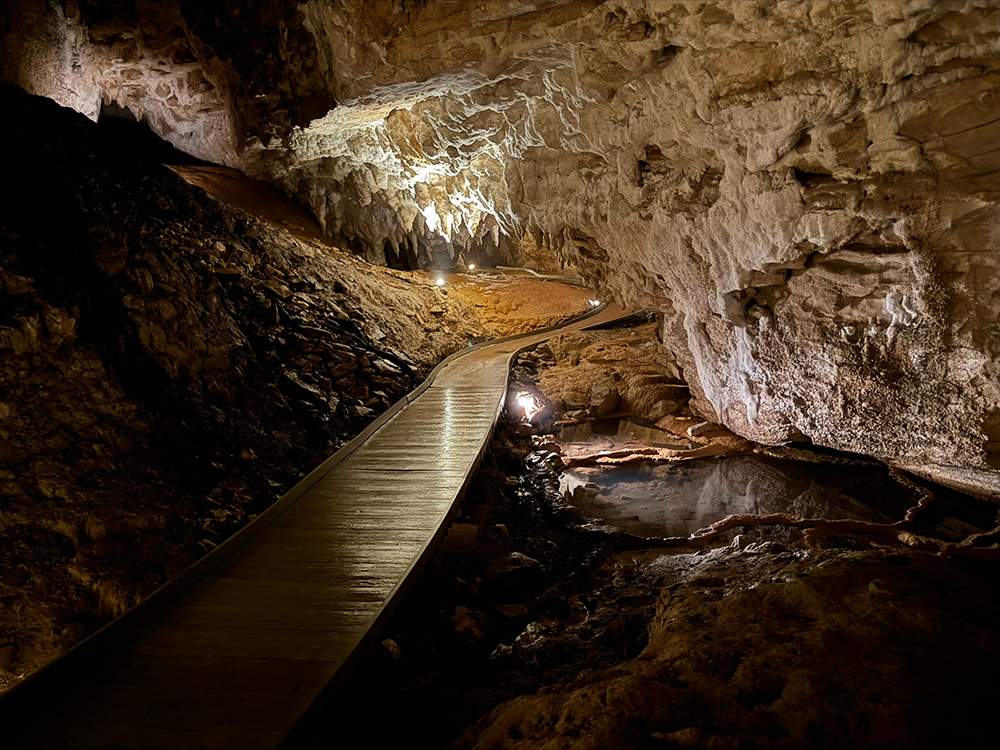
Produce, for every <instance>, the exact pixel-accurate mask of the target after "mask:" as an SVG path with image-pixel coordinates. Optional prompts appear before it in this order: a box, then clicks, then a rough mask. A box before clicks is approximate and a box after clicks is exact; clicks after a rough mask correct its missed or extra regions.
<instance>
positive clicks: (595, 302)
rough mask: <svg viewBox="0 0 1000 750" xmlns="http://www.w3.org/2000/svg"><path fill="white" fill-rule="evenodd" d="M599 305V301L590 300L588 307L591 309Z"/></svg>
mask: <svg viewBox="0 0 1000 750" xmlns="http://www.w3.org/2000/svg"><path fill="white" fill-rule="evenodd" d="M599 304H601V301H600V300H597V299H592V300H590V306H591V307H597V306H598V305H599Z"/></svg>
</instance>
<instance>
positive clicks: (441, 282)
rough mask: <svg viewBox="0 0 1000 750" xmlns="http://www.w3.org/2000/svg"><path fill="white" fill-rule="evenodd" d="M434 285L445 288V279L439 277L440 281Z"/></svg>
mask: <svg viewBox="0 0 1000 750" xmlns="http://www.w3.org/2000/svg"><path fill="white" fill-rule="evenodd" d="M434 283H435V284H437V285H438V286H444V279H443V278H441V277H438V279H437V280H436V281H435V282H434Z"/></svg>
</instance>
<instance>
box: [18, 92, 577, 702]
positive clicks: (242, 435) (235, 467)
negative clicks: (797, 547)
mask: <svg viewBox="0 0 1000 750" xmlns="http://www.w3.org/2000/svg"><path fill="white" fill-rule="evenodd" d="M0 101H2V102H3V109H4V112H5V113H6V114H5V117H4V118H3V122H2V123H0V137H2V138H3V141H4V143H7V144H8V145H9V153H8V156H7V158H6V161H5V179H6V181H7V184H8V185H9V186H10V188H11V189H10V191H9V192H8V194H7V197H6V198H5V203H4V206H3V208H2V210H0V601H2V605H0V606H2V614H3V617H2V618H0V644H3V643H9V644H11V645H12V649H8V651H7V652H4V653H5V654H6V656H4V658H3V660H2V662H3V663H4V664H7V665H8V666H7V667H6V668H5V670H4V671H3V672H2V673H0V688H2V687H4V686H7V685H9V684H11V682H13V681H14V680H16V679H18V678H19V677H21V676H23V675H24V674H26V673H28V672H30V671H31V670H32V669H34V668H36V667H37V666H38V665H39V664H42V663H44V662H45V661H47V660H49V659H51V658H52V657H53V656H55V655H56V654H58V653H60V652H61V651H63V650H64V649H65V648H66V647H68V646H69V645H71V644H72V643H74V642H75V641H77V640H79V638H80V637H81V636H83V635H85V634H86V633H88V632H90V631H92V630H93V629H94V628H95V627H96V626H98V625H100V624H102V623H103V622H106V621H107V620H108V619H109V618H111V617H114V616H117V615H120V614H121V613H122V612H123V611H125V610H126V609H127V608H128V607H129V606H131V605H132V604H134V603H135V602H136V601H137V600H138V599H139V598H140V597H142V596H143V595H145V594H147V593H149V592H150V591H152V590H153V589H154V588H156V587H157V586H158V585H160V584H162V583H163V582H164V581H166V580H167V579H168V578H169V577H171V576H172V575H173V574H175V573H176V572H178V571H179V570H182V569H184V568H185V567H187V566H188V565H190V564H191V563H192V562H193V561H194V560H195V559H197V557H199V556H200V555H202V554H204V553H205V552H206V551H208V550H211V549H212V548H214V547H215V546H216V545H217V544H218V543H219V542H221V541H222V540H223V539H225V538H226V537H227V536H229V534H231V533H232V532H233V530H235V529H236V528H238V527H240V526H241V525H243V524H244V523H246V522H247V521H248V520H249V519H252V518H253V517H254V516H255V515H256V514H258V513H259V512H261V510H263V509H264V508H266V507H267V506H269V505H270V504H271V503H272V502H273V501H274V500H275V499H276V498H277V497H278V496H280V495H281V494H282V493H283V492H284V491H285V490H287V489H288V488H289V487H291V486H292V485H293V484H294V483H295V482H296V481H297V479H298V478H299V477H301V476H302V475H303V474H304V473H306V472H307V471H308V470H310V469H311V468H312V467H314V466H315V465H316V464H318V463H319V462H320V461H321V460H322V459H323V458H325V457H326V456H328V455H329V454H330V453H332V452H333V451H334V450H335V449H336V448H337V447H339V446H340V445H341V444H343V443H344V442H345V441H346V440H348V439H349V438H351V437H353V436H354V435H355V434H357V433H358V432H360V431H361V430H362V429H363V428H364V427H365V426H366V425H367V424H369V423H370V422H371V420H372V419H374V418H375V417H376V416H377V415H378V414H380V413H381V412H383V411H384V410H385V409H386V408H387V407H388V406H389V405H390V404H391V403H393V402H394V401H396V400H397V399H398V398H399V397H400V396H401V395H402V394H404V393H405V392H406V391H408V390H409V389H410V388H412V387H413V386H414V385H416V384H417V383H418V382H420V380H421V379H422V378H423V377H424V375H426V374H427V372H428V371H429V370H430V368H431V367H432V366H433V365H434V364H436V363H437V362H438V361H439V360H440V359H442V358H443V357H444V356H446V355H447V354H449V353H451V352H452V351H455V350H457V349H460V348H464V347H466V346H467V345H468V344H469V343H470V341H478V340H483V339H487V338H493V337H495V336H498V335H505V334H510V333H515V332H518V330H524V329H527V328H533V327H541V326H544V325H546V324H550V323H552V322H555V320H556V319H558V318H560V317H565V316H566V315H567V314H573V313H574V312H579V311H582V310H583V309H585V308H586V297H585V295H584V294H583V293H582V292H579V291H577V290H569V291H568V292H565V293H560V292H558V291H555V290H554V287H553V285H551V284H548V285H545V288H546V289H549V288H553V293H552V297H551V299H552V300H554V302H553V303H552V305H551V306H549V307H547V308H546V307H545V305H541V306H539V305H537V304H535V305H534V306H532V305H531V304H524V303H523V301H522V302H519V301H517V300H515V299H510V298H509V297H510V296H513V297H517V296H519V295H520V296H521V297H523V298H525V299H528V300H530V299H531V298H532V296H541V295H539V294H538V292H537V290H534V291H533V288H532V286H531V285H539V286H540V285H542V282H537V281H529V280H525V281H518V282H516V284H515V286H517V285H521V287H522V288H519V289H518V290H517V291H516V292H515V293H514V294H513V295H510V294H509V292H510V289H508V290H507V291H506V292H505V291H504V289H505V286H504V283H503V281H502V280H499V279H494V280H493V281H489V280H487V281H484V282H482V284H479V286H475V284H478V283H479V282H476V281H475V280H470V281H469V282H468V285H472V286H469V288H470V289H474V290H475V293H474V294H471V293H470V294H469V295H466V293H465V292H463V289H464V288H465V287H466V286H468V285H463V283H458V282H456V283H455V284H454V285H452V286H451V287H450V291H449V290H448V289H439V288H437V287H436V286H435V285H434V283H433V282H434V280H433V278H432V277H430V276H429V275H427V274H409V273H402V272H396V271H391V270H389V269H384V268H382V269H380V268H374V267H371V266H369V265H368V264H366V263H364V262H362V261H359V260H358V259H356V258H355V257H353V256H352V255H351V254H350V253H346V252H343V251H339V250H336V249H334V248H332V247H329V246H327V245H323V244H320V243H318V242H316V241H310V240H308V239H303V238H302V237H300V236H294V235H292V234H290V233H289V232H288V231H286V230H285V229H284V228H281V227H279V226H277V225H275V224H272V223H269V222H267V221H263V220H261V219H258V218H256V217H254V216H252V215H250V214H247V213H245V212H244V211H242V210H239V209H237V208H234V207H233V206H231V205H229V204H227V203H225V202H222V201H220V200H217V199H216V198H213V197H211V196H209V195H208V194H206V193H205V192H203V191H202V190H201V189H199V188H196V187H192V186H190V185H188V184H187V183H185V182H184V181H183V180H182V179H181V178H180V177H178V176H177V175H176V174H174V173H173V172H172V171H170V170H169V169H167V168H166V167H164V166H162V165H161V164H159V163H158V162H157V161H156V160H155V159H154V158H153V157H151V156H149V155H147V154H146V153H145V152H143V151H140V150H134V149H131V148H129V145H128V144H127V143H123V142H121V141H120V140H118V139H117V138H116V137H115V136H114V133H111V134H109V133H107V132H106V131H105V129H103V128H102V127H101V126H95V125H94V124H93V123H90V122H89V121H87V120H86V119H85V118H83V117H82V116H80V115H78V114H76V113H74V112H72V111H71V110H67V109H63V108H61V107H59V106H57V105H55V104H54V103H52V102H50V101H47V100H44V99H41V98H36V97H29V96H27V95H25V94H24V93H22V92H19V91H17V90H16V89H14V88H12V87H7V86H3V87H2V88H0ZM560 294H563V295H564V296H560ZM483 295H492V297H493V298H495V299H497V300H499V301H500V302H502V303H504V304H506V305H507V309H508V310H510V309H516V311H517V314H516V315H512V316H511V317H512V320H511V321H509V323H505V321H504V320H502V319H501V318H499V317H497V316H491V315H490V313H489V311H488V310H487V309H485V307H484V308H483V312H482V313H480V312H479V310H480V307H479V306H477V302H480V301H481V298H482V297H483ZM11 652H12V653H13V656H11Z"/></svg>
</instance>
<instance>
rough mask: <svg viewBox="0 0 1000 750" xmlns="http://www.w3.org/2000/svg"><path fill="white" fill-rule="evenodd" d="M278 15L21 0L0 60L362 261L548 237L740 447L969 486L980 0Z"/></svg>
mask: <svg viewBox="0 0 1000 750" xmlns="http://www.w3.org/2000/svg"><path fill="white" fill-rule="evenodd" d="M29 5H30V4H29ZM271 5H272V6H273V7H272V8H271V9H270V11H268V12H269V13H270V16H269V17H268V18H265V16H268V13H263V12H260V13H257V14H250V13H244V14H242V15H241V14H239V13H238V12H237V11H236V10H234V9H229V10H227V11H225V12H219V13H217V14H216V15H215V16H213V17H212V18H208V17H207V14H206V13H205V12H203V11H198V9H197V8H196V7H195V5H194V4H192V3H184V2H180V3H179V4H176V5H174V4H165V5H160V4H157V10H156V11H155V12H154V11H153V10H151V9H150V8H148V7H146V6H139V9H138V10H137V11H136V14H135V18H134V19H131V20H128V19H127V22H126V23H125V24H124V26H122V27H121V28H118V30H117V31H114V34H111V32H110V31H108V22H107V20H106V16H101V15H100V14H98V13H97V12H96V11H94V10H93V9H89V8H88V6H86V5H82V6H81V9H79V10H78V9H76V8H74V7H72V6H68V8H67V11H66V17H65V18H63V17H61V16H60V15H59V13H56V12H54V11H44V10H36V11H31V10H28V9H25V8H26V7H27V6H23V5H22V6H21V10H18V11H14V12H8V15H7V22H6V27H7V29H8V33H7V36H6V40H8V41H5V48H9V49H11V50H12V51H13V50H15V49H21V50H28V51H30V52H31V55H30V56H28V55H23V54H22V55H21V56H20V57H18V58H17V59H18V60H20V61H21V62H20V63H19V64H18V63H12V62H11V61H12V60H13V59H15V57H16V56H14V57H12V56H7V58H8V59H7V60H6V62H5V68H4V74H5V76H6V77H7V78H9V79H14V80H17V81H19V82H20V83H21V84H22V85H25V86H26V87H28V88H29V89H32V88H34V89H35V90H38V91H39V92H40V93H46V94H48V95H50V96H53V97H55V98H57V99H59V100H61V101H64V102H66V103H68V104H70V105H72V106H75V107H77V108H78V109H81V110H82V111H85V112H88V113H89V114H91V115H93V114H94V113H95V109H96V108H97V103H96V102H97V98H98V96H100V97H103V98H104V99H113V100H115V101H118V102H119V103H120V104H123V105H125V106H128V107H131V108H132V109H133V110H134V111H136V112H141V113H146V115H147V119H148V121H149V123H150V125H151V126H152V127H153V128H154V129H157V130H159V132H161V133H163V134H164V135H166V136H167V137H168V138H170V139H171V140H172V141H173V142H175V143H178V144H180V145H182V146H185V147H186V148H187V149H188V150H189V151H191V152H192V153H195V154H197V155H200V156H204V157H207V158H212V159H213V160H215V161H221V162H225V163H227V164H231V165H238V166H241V167H242V168H244V169H246V170H248V171H250V172H251V173H253V174H255V175H257V176H264V177H268V178H269V179H271V180H273V181H275V182H278V183H280V184H281V185H282V186H283V187H284V188H285V189H286V190H287V191H288V192H290V193H292V194H295V195H297V196H299V197H300V198H301V199H303V200H304V201H305V202H306V203H307V204H308V205H310V206H311V207H312V209H313V210H314V212H315V213H316V215H317V217H318V218H319V219H320V221H321V222H322V224H323V226H324V228H325V229H326V231H328V232H330V233H333V234H339V235H342V236H344V237H346V238H350V239H352V240H353V241H355V242H356V243H357V244H358V246H359V247H360V248H362V249H364V251H365V252H366V254H367V255H368V256H369V257H370V258H374V259H381V258H383V257H388V260H389V261H390V262H391V261H392V260H393V257H395V256H397V255H405V254H411V255H413V256H415V257H418V258H423V259H425V261H429V260H430V259H433V258H435V257H440V256H441V254H442V253H446V254H454V253H456V252H457V251H458V250H459V249H462V250H464V252H466V253H467V254H468V255H470V256H471V255H473V254H475V253H476V252H483V251H485V250H488V251H489V252H491V253H493V255H494V257H496V256H497V255H498V254H499V255H501V256H502V254H503V253H507V252H512V248H513V247H514V246H515V245H517V244H518V243H520V242H521V241H522V239H523V238H524V237H527V238H528V239H529V244H531V245H534V246H536V247H544V248H547V249H551V250H554V251H556V252H558V254H559V255H560V257H561V258H562V259H563V260H565V261H567V262H570V263H572V264H574V265H576V266H577V267H579V268H580V269H581V270H582V271H583V273H584V274H585V275H586V277H587V278H588V279H590V280H591V281H593V282H594V283H595V284H597V285H598V286H599V287H600V288H602V289H603V290H605V291H606V292H607V293H609V294H612V295H614V296H615V297H617V298H619V299H620V300H622V301H624V302H626V303H628V304H631V305H634V306H637V307H646V308H651V309H656V310H659V311H661V312H662V313H663V322H662V336H663V339H664V341H665V342H666V343H667V344H668V345H669V346H670V347H671V348H672V349H673V350H674V351H675V353H676V355H677V357H678V361H679V362H680V363H681V365H682V366H683V368H684V371H685V377H686V379H687V380H688V382H689V383H690V385H691V387H692V393H693V396H694V399H693V404H694V406H695V407H696V408H697V409H698V410H699V411H700V412H701V413H703V414H704V415H705V416H707V417H709V418H711V419H713V420H716V421H719V422H722V423H723V424H725V425H727V426H729V427H730V428H732V429H734V430H735V431H737V432H739V433H740V434H742V435H744V436H747V437H750V438H753V439H755V440H759V441H762V442H771V443H779V442H783V441H787V440H792V439H802V438H803V437H805V438H809V439H811V440H813V441H814V442H816V443H819V444H823V445H827V446H833V447H837V448H841V449H846V450H852V451H858V452H862V453H867V454H870V455H875V456H879V457H882V458H886V459H889V460H893V461H896V462H899V463H903V464H922V465H923V466H924V468H925V469H926V468H927V467H931V468H930V469H929V470H931V471H934V472H936V473H939V474H941V473H948V474H950V475H951V476H952V478H953V479H956V478H964V479H965V480H968V481H972V482H973V483H975V484H978V485H980V486H982V485H983V484H984V483H987V482H989V481H990V479H989V474H988V473H987V472H989V470H991V469H992V468H993V467H994V466H995V465H996V463H997V460H998V457H997V452H998V451H997V448H998V446H1000V392H998V382H1000V373H998V371H997V364H996V363H997V356H996V355H997V351H996V350H997V347H998V345H1000V342H998V340H997V337H996V335H995V330H996V326H997V316H998V313H997V310H998V309H1000V307H998V305H997V304H996V300H995V296H996V294H997V293H998V291H1000V282H998V281H997V273H996V270H997V265H998V255H997V252H996V248H997V244H996V243H997V229H996V227H997V226H998V224H1000V221H998V211H1000V209H998V205H997V196H998V181H997V178H996V175H997V170H998V169H1000V164H998V161H997V160H998V156H997V154H998V153H1000V151H998V148H1000V99H998V98H996V97H995V91H994V89H995V86H996V84H997V82H998V81H1000V72H998V71H1000V54H998V53H1000V34H998V33H997V32H998V30H1000V12H998V10H997V9H996V7H995V3H993V2H989V1H987V0H984V1H983V2H972V1H970V2H949V3H932V2H922V1H921V2H918V1H913V2H895V1H893V2H889V1H885V2H883V1H878V0H870V1H869V2H854V1H852V0H843V1H842V2H819V1H818V0H817V1H816V2H805V3H799V2H780V1H777V0H771V1H767V0H757V1H748V2H731V3H728V2H721V1H720V2H709V3H705V2H657V1H656V0H646V1H645V2H598V1H597V0H587V1H584V0H579V1H578V2H550V1H548V0H535V1H533V2H531V1H527V0H526V1H525V2H519V3H508V2H481V3H465V2H449V1H448V0H429V1H428V2H422V3H405V4H403V3H397V2H394V1H391V0H376V1H375V2H361V1H360V0H348V1H346V2H341V3H336V4H331V3H325V2H318V1H316V0H312V1H310V2H306V3H303V4H301V5H296V4H294V3H288V4H287V6H285V5H281V4H280V3H277V2H275V3H272V4H271ZM279 6H280V7H279ZM32 13H35V15H36V16H38V17H39V18H43V19H44V23H41V22H38V23H35V25H34V26H33V27H31V28H30V29H29V27H28V25H27V22H26V20H25V19H29V20H30V18H31V14H32ZM251 15H253V16H254V17H253V18H252V19H251V18H250V16H251ZM178 19H179V20H178ZM154 21H155V23H154ZM102 23H103V25H102ZM167 27H169V28H167ZM101 29H104V31H101ZM147 29H154V30H156V31H162V30H163V29H166V31H162V33H161V34H160V36H159V37H156V36H153V31H149V30H147ZM129 35H131V37H130V36H129ZM12 39H15V40H19V41H18V44H20V45H21V46H20V47H15V46H14V45H13V44H12V42H11V41H9V40H12ZM154 39H159V40H160V41H158V42H156V43H153V40H154ZM170 40H173V41H170ZM157 44H163V45H165V46H163V47H159V48H158V47H157ZM248 49H253V50H255V51H256V52H257V53H258V54H256V55H254V54H250V53H249V52H248V51H247V50H248ZM67 50H70V51H67ZM116 50H117V52H116ZM182 50H183V51H184V54H187V55H188V56H189V57H190V58H191V59H190V60H188V59H187V58H184V60H186V61H185V62H174V61H173V59H172V58H171V57H170V55H174V56H175V57H176V56H177V55H180V54H181V51H182ZM240 50H242V51H240ZM164 59H166V60H168V64H165V65H164V64H161V62H160V61H162V60H164ZM74 61H76V63H77V67H74ZM109 61H110V62H109ZM178 66H180V67H178ZM157 70H161V71H165V72H161V73H157ZM182 70H183V71H184V75H185V76H188V78H184V79H182V78H181V77H180V71H182ZM192 75H193V76H194V77H195V80H197V79H198V76H202V77H203V78H204V80H205V82H206V83H208V84H209V86H210V88H205V87H203V88H202V90H200V93H198V92H195V93H191V89H190V87H191V85H192V84H190V83H185V81H190V80H192V79H191V78H190V76H192ZM161 78H162V79H163V80H162V82H163V83H164V85H165V87H166V88H162V89H161V88H160V86H159V83H156V82H157V81H159V80H160V79H161ZM154 83H155V84H156V85H154ZM193 85H194V86H195V87H197V86H199V85H201V84H200V82H198V83H195V84H193ZM168 92H172V93H170V94H169V96H168V95H167V94H168ZM184 92H188V93H184ZM182 94H183V95H182ZM185 96H187V97H189V98H185ZM171 97H173V98H171ZM334 102H336V103H337V106H332V104H333V103H334ZM168 126H169V127H168ZM185 139H186V140H185ZM945 467H951V468H945Z"/></svg>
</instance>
